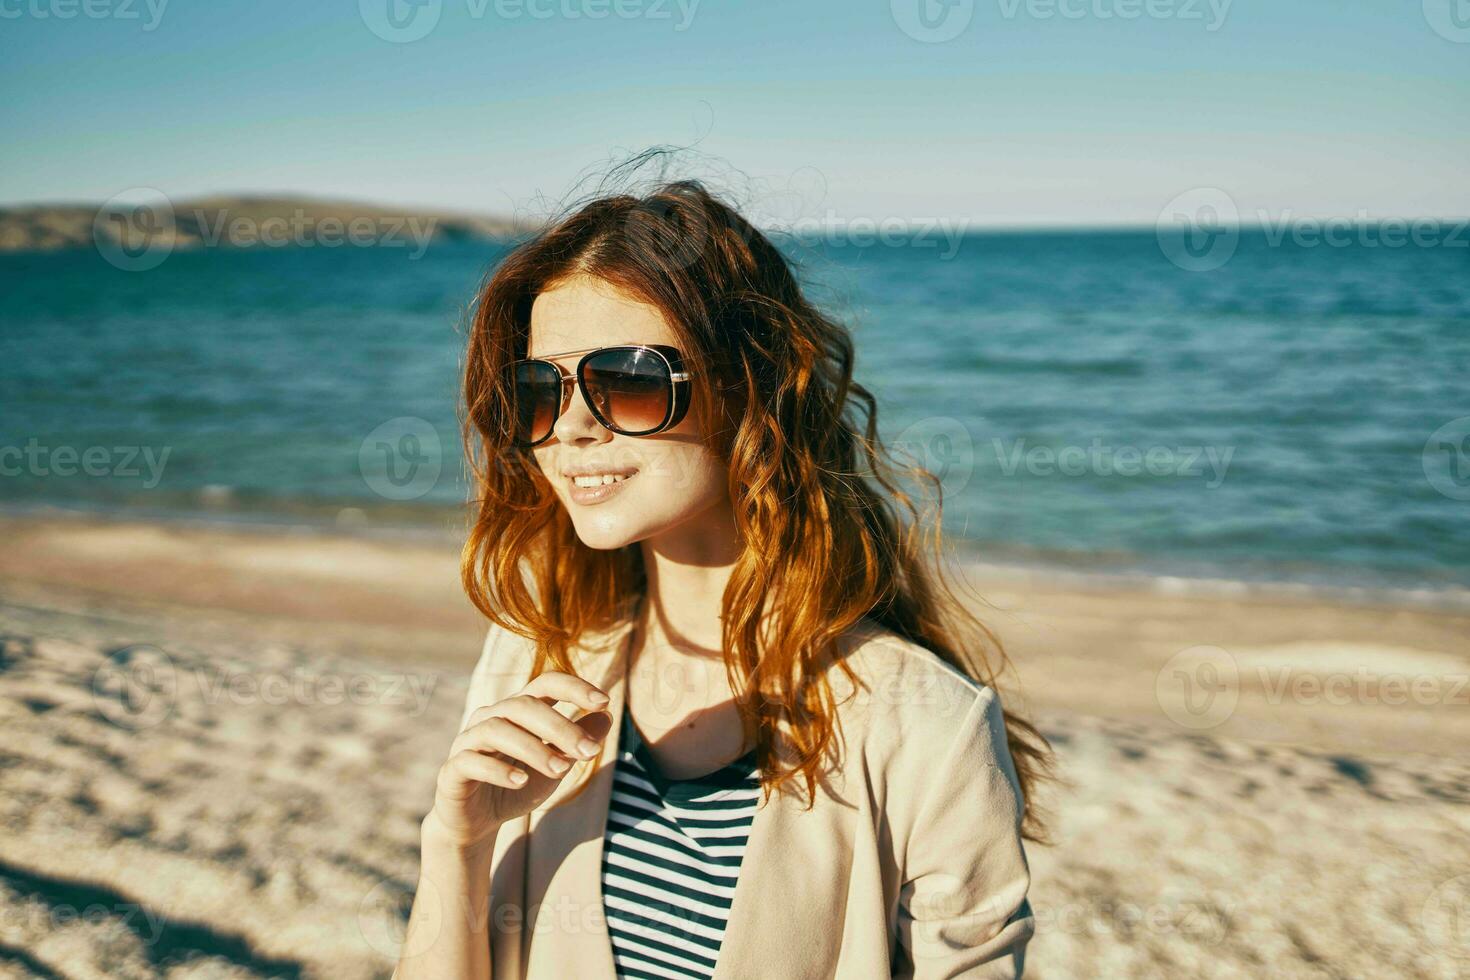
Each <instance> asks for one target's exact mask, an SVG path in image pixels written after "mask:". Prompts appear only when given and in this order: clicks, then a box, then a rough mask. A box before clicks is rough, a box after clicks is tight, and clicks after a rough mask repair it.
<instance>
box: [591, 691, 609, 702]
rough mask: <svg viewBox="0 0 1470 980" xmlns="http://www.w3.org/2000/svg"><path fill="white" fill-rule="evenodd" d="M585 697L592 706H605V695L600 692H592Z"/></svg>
mask: <svg viewBox="0 0 1470 980" xmlns="http://www.w3.org/2000/svg"><path fill="white" fill-rule="evenodd" d="M587 697H588V700H590V701H591V702H592V703H593V704H607V695H606V694H603V693H602V692H601V691H593V692H592V693H591V694H589V695H588V696H587Z"/></svg>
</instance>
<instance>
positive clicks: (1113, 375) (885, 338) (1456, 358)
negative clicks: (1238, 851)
mask: <svg viewBox="0 0 1470 980" xmlns="http://www.w3.org/2000/svg"><path fill="white" fill-rule="evenodd" d="M1452 230H1453V229H1449V228H1446V232H1445V234H1444V236H1442V237H1443V240H1442V241H1441V243H1439V244H1436V245H1433V246H1425V245H1415V244H1411V243H1409V244H1402V245H1400V246H1399V247H1386V246H1383V245H1382V244H1375V243H1373V242H1372V241H1370V240H1368V239H1365V238H1362V237H1361V236H1359V238H1358V239H1357V240H1356V241H1355V243H1354V244H1348V245H1342V246H1341V247H1338V246H1331V245H1328V244H1326V243H1322V242H1318V243H1315V244H1312V243H1308V244H1305V245H1304V244H1299V243H1297V242H1294V241H1293V240H1292V239H1291V238H1290V237H1287V238H1286V239H1284V240H1279V241H1278V240H1275V238H1274V236H1272V235H1271V234H1270V233H1269V231H1263V230H1255V231H1246V232H1244V233H1242V235H1241V237H1240V239H1239V242H1238V244H1237V246H1236V248H1235V251H1234V253H1233V255H1232V256H1231V257H1230V259H1229V261H1228V262H1226V263H1225V264H1224V265H1223V266H1220V267H1219V268H1215V269H1209V270H1203V271H1201V270H1196V269H1191V268H1187V267H1185V266H1188V265H1189V263H1188V262H1184V263H1179V262H1178V261H1176V260H1173V259H1171V258H1170V254H1175V258H1176V259H1177V252H1175V253H1171V252H1170V249H1169V248H1166V247H1161V242H1160V240H1159V239H1158V238H1157V237H1156V235H1155V233H1154V232H1153V231H1152V230H1148V231H1139V232H1135V231H1127V232H1102V231H1096V232H1092V231H1089V232H1080V231H1079V232H1061V231H1057V232H1035V233H1020V232H1014V233H1002V232H995V233H983V234H982V233H968V234H966V235H964V236H963V237H962V238H960V239H956V240H955V241H954V242H953V243H952V246H953V247H951V246H950V245H949V244H946V243H935V242H934V241H932V240H931V241H929V242H927V243H925V242H924V241H922V240H917V239H916V240H912V241H909V242H907V243H905V242H902V241H900V242H897V243H894V242H892V241H890V242H888V243H873V244H867V245H859V244H849V243H844V242H841V241H828V242H826V243H818V242H813V241H801V242H787V243H786V247H787V248H788V250H789V252H790V254H791V255H792V257H793V260H794V261H796V262H797V263H798V265H799V268H800V274H801V276H802V278H803V279H804V280H805V281H806V282H808V283H809V285H810V287H811V289H812V294H813V296H814V297H815V298H816V299H817V300H818V301H819V302H820V303H821V305H822V306H823V307H824V308H826V309H828V310H829V311H831V312H833V313H834V314H835V315H837V316H839V317H841V318H843V319H844V320H845V321H846V322H848V323H849V324H850V325H851V327H852V329H853V333H854V337H855V339H856V342H857V351H858V356H857V368H856V371H857V376H858V379H859V380H860V381H861V382H863V383H864V384H866V385H867V386H868V387H870V388H871V389H872V390H873V391H874V392H875V393H876V395H877V397H878V399H879V405H880V411H879V421H880V428H881V431H882V433H883V434H884V436H885V437H886V438H887V439H888V440H889V441H891V442H892V443H894V444H895V445H896V446H897V447H898V448H899V450H900V451H901V452H903V453H904V454H906V455H907V456H909V457H911V458H913V459H915V460H916V461H918V462H921V463H924V464H926V465H928V466H929V467H930V468H932V469H934V470H935V471H936V472H937V473H938V474H939V475H940V476H941V477H942V480H943V486H944V489H945V502H944V513H945V517H944V521H945V528H946V530H947V531H948V532H949V534H950V535H952V536H954V539H955V541H956V542H957V546H958V547H960V548H962V549H963V551H964V553H965V554H966V555H974V556H976V557H978V558H980V559H982V560H987V561H992V562H997V563H1027V564H1040V565H1045V566H1053V567H1060V568H1065V569H1071V570H1076V571H1081V572H1098V573H1108V572H1117V573H1128V574H1149V575H1167V576H1184V577H1190V576H1194V577H1206V578H1216V579H1219V578H1224V579H1234V580H1253V581H1261V580H1265V581H1281V582H1291V581H1305V582H1325V583H1342V584H1348V585H1364V584H1366V585H1371V586H1386V587H1405V588H1411V589H1450V590H1457V589H1460V588H1463V587H1465V586H1467V585H1470V378H1467V368H1470V249H1467V248H1466V247H1464V246H1465V244H1466V241H1465V240H1466V238H1467V237H1470V236H1466V235H1465V234H1464V233H1461V234H1460V236H1459V238H1458V244H1455V242H1456V239H1455V238H1454V237H1453V236H1452V235H1451V234H1450V232H1451V231H1452ZM505 250H506V249H505V246H503V245H497V244H493V243H487V242H466V241H459V242H446V243H442V244H434V245H432V246H430V247H429V248H428V250H427V251H426V252H423V253H422V254H421V255H420V254H417V253H416V250H413V249H404V248H393V247H387V246H378V247H372V248H366V247H351V246H343V247H337V248H325V247H311V246H305V247H293V248H290V249H280V248H263V249H260V250H235V251H224V250H213V249H207V250H202V251H196V252H178V253H175V254H173V255H170V256H169V257H168V258H167V259H166V261H164V262H163V263H162V264H161V265H159V266H158V267H156V268H153V269H150V270H148V271H140V272H127V271H122V270H120V269H118V268H115V267H113V266H112V265H110V264H109V263H108V262H106V261H104V260H103V258H102V257H101V256H100V255H98V254H97V253H95V252H66V253H52V254H35V255H13V254H12V255H4V256H0V285H3V290H4V303H3V309H0V505H3V506H5V507H6V508H8V509H11V510H16V509H20V510H37V509H49V508H61V509H64V510H84V511H99V510H100V511H107V512H117V513H125V514H128V513H132V514H139V515H152V516H196V517H197V516H200V515H204V516H209V517H214V518H229V519H243V520H257V519H258V520H268V521H279V520H286V521H296V522H319V523H323V524H328V525H342V524H347V525H352V526H368V527H373V526H387V525H393V526H429V525H438V526H452V525H454V524H455V523H457V522H459V521H460V520H461V516H462V510H463V501H464V500H465V496H466V484H465V481H464V479H463V474H462V460H461V458H460V454H459V441H458V431H459V428H458V416H457V411H456V398H457V394H458V387H457V385H458V371H459V364H460V358H461V353H462V350H463V345H464V334H463V330H464V321H465V315H466V310H467V308H468V306H469V304H470V302H471V300H472V298H473V295H474V292H475V289H476V286H477V285H478V283H479V282H480V281H481V279H482V277H483V276H484V275H485V274H486V272H487V271H488V270H490V269H492V268H493V267H494V265H495V263H496V262H497V261H498V260H499V259H500V258H501V257H502V256H503V255H504V254H505Z"/></svg>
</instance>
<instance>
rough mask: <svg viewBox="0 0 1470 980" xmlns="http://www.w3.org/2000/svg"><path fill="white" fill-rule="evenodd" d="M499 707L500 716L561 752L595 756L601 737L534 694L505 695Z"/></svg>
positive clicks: (586, 756)
mask: <svg viewBox="0 0 1470 980" xmlns="http://www.w3.org/2000/svg"><path fill="white" fill-rule="evenodd" d="M498 707H499V709H500V712H501V714H500V717H502V718H509V719H510V720H511V721H513V722H515V723H516V724H517V725H520V726H521V727H522V728H524V729H525V730H526V731H528V732H530V733H531V734H532V735H535V736H536V737H538V738H540V739H541V740H542V741H545V742H550V743H551V744H552V745H554V746H556V747H557V748H559V749H561V751H562V754H564V755H567V756H570V757H571V758H573V759H591V758H592V757H594V756H596V755H597V749H598V742H599V741H600V739H596V738H593V737H591V736H590V735H589V733H588V731H587V729H586V728H584V727H582V726H580V725H578V724H576V723H575V722H573V721H572V720H571V719H569V718H568V717H567V716H566V715H564V714H562V713H561V712H560V711H557V710H556V709H555V708H553V707H552V706H551V705H549V704H547V703H546V702H545V701H544V700H542V699H541V698H538V697H536V696H535V695H531V694H522V695H518V696H516V697H513V698H506V699H505V700H504V701H502V702H500V704H499V705H498Z"/></svg>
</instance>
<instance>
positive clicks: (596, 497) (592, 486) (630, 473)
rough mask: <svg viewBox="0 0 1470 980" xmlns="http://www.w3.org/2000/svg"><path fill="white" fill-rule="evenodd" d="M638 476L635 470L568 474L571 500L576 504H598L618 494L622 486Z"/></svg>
mask: <svg viewBox="0 0 1470 980" xmlns="http://www.w3.org/2000/svg"><path fill="white" fill-rule="evenodd" d="M637 474H638V471H637V470H623V471H618V472H610V473H577V474H572V473H568V474H567V478H568V479H569V480H570V481H571V484H572V492H571V498H572V502H573V503H577V504H600V503H602V502H603V501H604V500H607V499H609V498H611V497H612V496H614V495H615V494H617V493H618V491H619V490H621V489H622V487H623V484H625V483H627V482H628V481H629V480H631V479H632V478H633V477H634V476H636V475H637Z"/></svg>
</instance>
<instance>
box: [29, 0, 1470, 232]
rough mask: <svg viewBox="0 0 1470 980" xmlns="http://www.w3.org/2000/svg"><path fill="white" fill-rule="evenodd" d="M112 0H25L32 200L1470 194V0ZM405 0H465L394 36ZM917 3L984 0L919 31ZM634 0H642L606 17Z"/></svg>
mask: <svg viewBox="0 0 1470 980" xmlns="http://www.w3.org/2000/svg"><path fill="white" fill-rule="evenodd" d="M83 2H84V0H0V14H3V16H0V89H3V91H4V93H5V95H4V98H3V100H0V122H3V126H4V132H5V137H4V142H3V150H0V172H3V173H4V175H5V176H4V181H3V184H0V201H3V202H4V203H15V202H21V201H35V200H50V201H58V200H102V199H105V198H108V197H110V196H112V195H114V194H116V193H119V192H121V191H124V190H127V189H129V188H134V187H155V188H158V189H160V190H163V191H164V192H165V193H167V194H169V195H170V196H173V197H175V198H179V197H187V196H189V195H194V194H202V193H235V192H277V191H289V192H298V193H311V194H330V195H335V196H345V197H360V198H366V199H372V200H377V201H384V202H390V203H396V204H404V205H433V206H446V207H452V208H457V209H464V210H473V211H490V212H509V211H512V210H514V209H517V208H526V207H528V206H532V205H533V204H534V199H535V196H536V195H537V194H538V193H539V194H545V195H549V196H550V197H552V198H557V197H559V196H561V195H564V194H565V193H566V192H567V190H568V189H569V187H570V186H571V184H572V181H573V179H574V178H575V177H576V175H578V174H579V173H582V172H585V171H586V170H587V169H588V168H595V167H596V166H597V165H598V164H600V163H604V162H605V161H607V160H608V159H609V158H610V157H612V156H616V155H617V154H618V153H620V152H623V151H627V150H632V149H636V148H640V147H643V146H647V145H650V144H660V143H675V144H690V143H695V142H697V143H698V147H699V151H700V152H701V153H702V154H704V155H705V156H706V157H707V158H708V159H709V160H711V161H714V164H713V165H714V166H716V167H728V168H731V169H732V170H734V171H738V172H739V173H740V174H742V175H744V176H745V177H746V178H749V179H750V180H751V181H753V182H754V184H753V185H752V186H753V187H754V188H755V189H756V190H757V191H758V192H762V193H764V191H762V190H761V189H766V190H768V191H769V192H770V193H771V194H772V195H774V196H776V197H780V196H781V195H782V194H784V193H786V192H787V190H788V189H792V188H794V189H795V190H796V191H797V192H799V197H800V199H801V201H802V202H803V203H802V204H801V208H802V209H803V211H804V213H805V214H806V215H813V214H815V215H825V214H827V213H828V212H829V211H830V212H831V213H833V214H835V215H837V216H840V217H845V218H851V217H858V216H862V217H872V218H883V217H887V216H899V217H906V218H910V219H924V218H930V217H947V218H958V219H964V220H969V221H973V222H975V223H977V224H982V225H984V224H1034V223H1044V224H1069V223H1077V224H1098V223H1145V224H1146V223H1151V222H1152V221H1153V220H1154V218H1155V216H1156V215H1157V214H1158V213H1159V210H1160V208H1161V207H1162V206H1163V205H1164V204H1165V203H1166V202H1167V201H1169V200H1170V199H1171V198H1173V197H1174V196H1175V195H1177V194H1179V193H1180V192H1182V191H1186V190H1189V189H1191V188H1195V187H1201V186H1210V187H1219V188H1222V189H1224V190H1226V191H1227V192H1228V193H1229V194H1230V195H1231V197H1232V198H1233V199H1234V200H1235V201H1236V202H1237V203H1238V204H1239V206H1240V208H1241V209H1242V211H1243V212H1255V211H1258V210H1260V209H1265V210H1267V211H1268V212H1270V213H1271V214H1279V213H1283V212H1287V211H1289V212H1290V213H1291V214H1292V215H1294V216H1305V215H1316V216H1325V215H1349V216H1350V215H1355V214H1357V213H1358V212H1360V211H1366V212H1368V213H1369V215H1370V216H1371V217H1375V218H1382V217H1388V216H1419V215H1442V216H1455V215H1467V214H1470V192H1467V186H1470V182H1467V181H1466V179H1465V173H1466V169H1467V166H1466V164H1467V161H1470V125H1467V124H1470V36H1465V35H1470V24H1467V25H1466V26H1465V27H1464V28H1463V30H1462V29H1461V28H1460V27H1459V26H1458V24H1459V22H1457V21H1448V22H1446V21H1444V19H1443V18H1437V17H1436V16H1435V15H1434V14H1433V12H1432V11H1431V13H1430V14H1426V13H1425V12H1424V10H1423V9H1421V0H1235V2H1233V3H1230V4H1228V6H1227V7H1226V8H1225V9H1224V10H1223V19H1222V18H1221V16H1220V14H1221V4H1222V3H1223V2H1224V0H1214V6H1213V7H1212V6H1211V0H973V4H972V5H971V6H970V7H967V6H966V4H967V0H948V2H950V3H951V4H953V6H951V7H948V8H947V7H946V6H945V4H944V2H942V0H892V2H890V0H845V2H838V0H821V2H812V0H802V2H796V0H782V2H776V0H738V2H736V0H701V2H698V3H697V4H695V5H694V6H693V8H692V16H689V13H690V10H689V5H690V4H691V3H694V0H438V2H437V7H436V6H435V2H436V0H419V2H421V3H427V4H428V6H426V7H423V8H422V9H417V8H415V7H414V6H412V5H411V4H407V3H405V0H360V2H359V0H312V2H303V0H270V2H253V3H247V2H242V0H234V2H225V0H168V2H167V3H166V5H165V6H163V8H162V11H161V15H160V16H157V17H156V22H155V11H156V10H157V5H158V3H159V2H160V0H152V3H153V4H154V8H153V9H152V10H150V8H149V6H148V3H149V0H85V2H86V3H89V4H91V5H92V11H93V13H104V14H107V16H103V17H89V16H87V14H86V12H85V8H83V7H82V6H81V4H82V3H83ZM388 2H392V3H395V4H400V5H401V6H399V7H398V8H397V10H398V12H399V14H401V15H402V19H403V22H406V23H409V24H411V25H414V29H417V27H418V26H419V25H423V24H425V23H427V21H422V20H421V21H412V20H411V15H413V14H414V13H418V14H419V15H420V16H425V17H428V16H430V15H434V16H437V18H438V19H437V22H436V23H435V24H434V27H433V29H432V30H430V31H429V32H428V33H427V35H426V36H424V37H422V38H420V39H418V40H413V41H411V42H407V43H397V42H394V41H390V40H385V39H384V38H383V37H380V36H379V35H378V34H377V33H375V32H374V30H372V29H371V28H370V26H369V23H370V22H374V23H378V24H379V25H382V24H386V23H387V21H386V20H385V19H384V15H383V8H384V7H385V6H386V4H387V3H388ZM916 2H926V3H929V4H931V6H930V7H929V8H928V9H929V11H930V13H931V14H935V15H939V14H943V13H945V12H946V11H948V13H949V16H950V17H951V19H950V20H947V21H946V20H943V19H942V18H941V19H940V20H938V21H937V23H939V24H940V25H941V26H940V28H938V29H939V30H944V29H949V28H953V27H954V25H956V24H959V23H963V20H962V19H961V20H955V19H953V18H963V17H964V16H966V14H967V11H968V16H969V21H968V23H967V24H965V26H964V28H963V30H960V31H959V32H958V34H957V35H956V36H955V37H953V38H951V39H949V40H945V41H942V42H935V43H929V42H924V41H921V40H918V39H916V38H915V37H913V36H910V34H909V33H906V32H905V30H904V29H903V28H902V27H901V26H900V21H901V20H907V22H908V24H909V25H910V26H912V25H914V24H917V23H918V21H916V20H915V19H914V18H913V16H912V12H913V11H912V8H913V6H914V4H915V3H916ZM1454 2H1455V0H1428V5H1429V6H1430V7H1433V6H1434V4H1436V3H1442V4H1444V5H1446V7H1447V6H1448V5H1449V4H1452V3H1454ZM681 3H682V4H683V5H684V6H682V7H681V5H680V4H681ZM1057 3H1060V4H1061V7H1060V8H1058V7H1057V6H1056V5H1057ZM618 5H622V9H623V10H624V11H625V12H627V13H632V14H635V15H637V16H618V15H617V14H616V13H613V14H612V15H611V16H607V17H605V18H602V19H593V18H592V17H590V16H587V15H588V14H589V13H596V12H598V11H599V10H609V11H616V10H617V9H618ZM1150 9H1152V10H1153V11H1154V14H1155V15H1154V16H1150V15H1149V10H1150ZM72 10H75V11H76V15H75V16H73V17H71V18H69V19H63V18H62V17H60V16H58V15H59V14H61V13H65V12H70V11H72ZM1049 10H1050V11H1054V13H1053V15H1052V16H1046V12H1047V11H1049ZM1136 10H1141V11H1142V13H1143V15H1142V16H1139V17H1137V18H1129V17H1126V16H1124V15H1125V14H1127V13H1130V12H1132V11H1136ZM564 11H570V12H572V13H577V14H581V15H582V16H567V15H566V13H564ZM533 12H534V14H539V15H541V16H536V15H533ZM43 14H44V16H42V15H43ZM547 14H550V16H545V15H547ZM1100 14H1112V16H1101V15H1100ZM128 15H133V16H128ZM660 15H662V16H660ZM1074 15H1080V16H1074ZM1436 20H1438V21H1439V23H1438V27H1439V28H1440V29H1438V30H1437V29H1436V26H1437V25H1436V23H1434V21H1436ZM1446 24H1447V25H1448V26H1446ZM150 26H151V29H148V28H149V27H150ZM1212 27H1213V28H1214V29H1211V28H1212ZM681 28H682V29H681ZM382 32H383V31H380V33H382ZM1457 32H1458V33H1457ZM1457 38H1459V39H1457ZM787 206H788V205H784V204H782V205H775V206H774V207H773V210H774V211H775V212H776V213H780V211H781V208H784V207H787Z"/></svg>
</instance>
